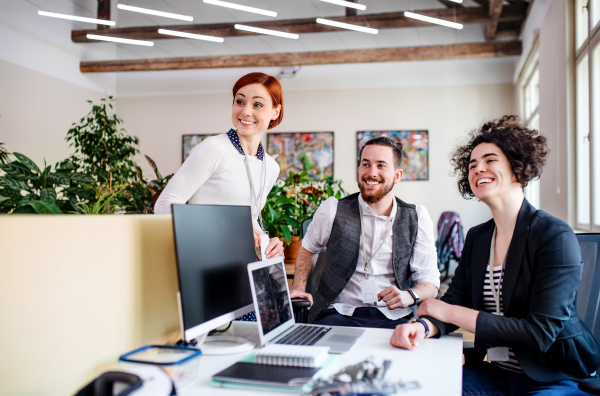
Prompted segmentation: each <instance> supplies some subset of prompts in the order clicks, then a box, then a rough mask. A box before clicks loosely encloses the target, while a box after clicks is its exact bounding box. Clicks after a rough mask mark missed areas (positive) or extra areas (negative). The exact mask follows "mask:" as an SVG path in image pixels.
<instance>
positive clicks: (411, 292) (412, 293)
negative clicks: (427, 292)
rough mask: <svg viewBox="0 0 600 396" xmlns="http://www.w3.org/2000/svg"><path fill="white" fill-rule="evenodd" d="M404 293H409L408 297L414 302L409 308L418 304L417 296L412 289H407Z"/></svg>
mask: <svg viewBox="0 0 600 396" xmlns="http://www.w3.org/2000/svg"><path fill="white" fill-rule="evenodd" d="M406 291H407V292H409V293H410V296H411V297H412V298H413V300H415V303H414V304H411V305H409V307H412V306H413V305H417V304H419V296H417V293H415V292H414V291H413V290H412V289H407V290H406Z"/></svg>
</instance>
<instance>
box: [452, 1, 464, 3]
mask: <svg viewBox="0 0 600 396" xmlns="http://www.w3.org/2000/svg"><path fill="white" fill-rule="evenodd" d="M450 1H453V2H455V3H462V2H463V0H450Z"/></svg>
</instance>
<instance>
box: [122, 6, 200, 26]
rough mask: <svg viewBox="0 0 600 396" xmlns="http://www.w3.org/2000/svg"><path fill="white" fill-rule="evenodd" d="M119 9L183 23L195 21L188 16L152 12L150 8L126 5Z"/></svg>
mask: <svg viewBox="0 0 600 396" xmlns="http://www.w3.org/2000/svg"><path fill="white" fill-rule="evenodd" d="M117 8H118V9H120V10H125V11H133V12H139V13H142V14H150V15H156V16H160V17H165V18H173V19H180V20H182V21H188V22H192V21H193V20H194V18H193V17H191V16H187V15H180V14H172V13H170V12H163V11H156V10H150V9H148V8H140V7H133V6H128V5H125V4H117Z"/></svg>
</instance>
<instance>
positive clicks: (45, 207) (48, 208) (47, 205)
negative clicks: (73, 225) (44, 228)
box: [15, 201, 60, 214]
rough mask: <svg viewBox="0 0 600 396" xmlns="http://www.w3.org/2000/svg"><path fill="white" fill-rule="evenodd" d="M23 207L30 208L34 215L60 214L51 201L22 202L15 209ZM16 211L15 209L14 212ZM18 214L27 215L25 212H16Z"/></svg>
mask: <svg viewBox="0 0 600 396" xmlns="http://www.w3.org/2000/svg"><path fill="white" fill-rule="evenodd" d="M25 206H30V207H31V208H33V210H34V211H35V213H39V214H60V209H59V208H58V206H56V204H55V203H54V202H52V201H27V202H23V203H21V204H19V206H17V209H19V208H23V207H25ZM17 209H15V212H16V210H17ZM18 213H27V212H18ZM29 213H30V212H29Z"/></svg>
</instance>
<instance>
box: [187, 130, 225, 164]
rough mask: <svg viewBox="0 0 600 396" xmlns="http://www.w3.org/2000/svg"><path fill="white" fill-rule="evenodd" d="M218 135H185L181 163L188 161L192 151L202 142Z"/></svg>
mask: <svg viewBox="0 0 600 396" xmlns="http://www.w3.org/2000/svg"><path fill="white" fill-rule="evenodd" d="M215 135H218V133H211V134H205V135H183V141H182V146H181V163H183V161H185V160H186V158H187V157H189V156H190V153H191V152H192V149H193V148H194V147H196V146H197V145H198V144H200V142H201V141H203V140H204V139H206V138H207V137H209V136H215Z"/></svg>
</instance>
